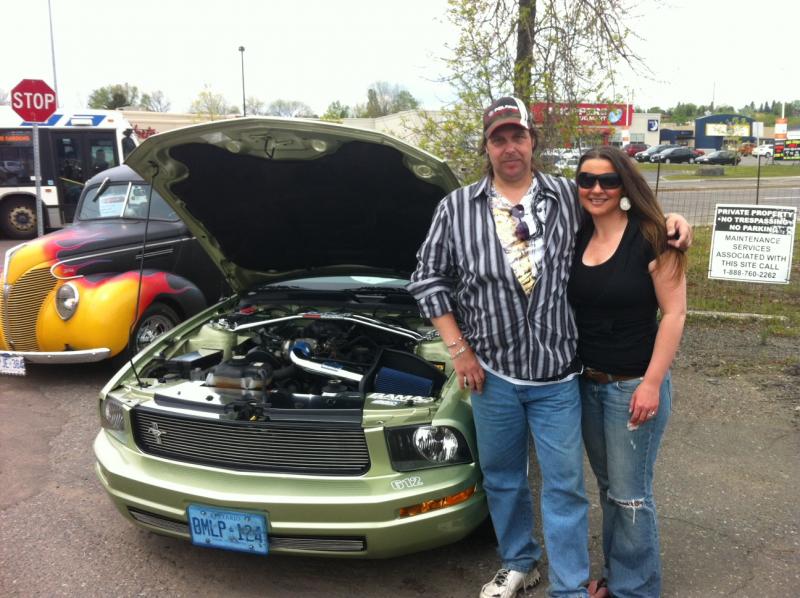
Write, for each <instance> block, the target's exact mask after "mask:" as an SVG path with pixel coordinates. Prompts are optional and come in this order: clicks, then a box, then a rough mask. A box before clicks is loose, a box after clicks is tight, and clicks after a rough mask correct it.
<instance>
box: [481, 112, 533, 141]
mask: <svg viewBox="0 0 800 598" xmlns="http://www.w3.org/2000/svg"><path fill="white" fill-rule="evenodd" d="M504 125H516V126H518V127H519V128H520V129H525V130H526V131H527V130H528V127H526V126H525V125H524V124H522V121H521V120H520V119H519V117H511V118H501V119H500V120H497V121H495V122H493V123H492V124H491V125H489V128H488V129H486V131H484V133H483V136H484V137H487V138H488V137H489V136H490V135H491V134H492V133H494V132H495V131H496V130H497V129H498V127H502V126H504Z"/></svg>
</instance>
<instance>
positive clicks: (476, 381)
mask: <svg viewBox="0 0 800 598" xmlns="http://www.w3.org/2000/svg"><path fill="white" fill-rule="evenodd" d="M453 369H454V370H455V372H456V378H457V380H458V387H459V388H460V389H462V390H463V389H464V388H469V389H471V390H473V391H475V392H477V393H478V394H481V393H482V392H483V382H484V380H485V379H486V374H485V373H484V371H483V368H482V367H481V364H480V362H479V361H478V358H477V357H475V353H473V352H472V349H470V348H469V347H466V351H464V352H463V353H461V354H459V355H458V356H457V357H455V358H454V359H453Z"/></svg>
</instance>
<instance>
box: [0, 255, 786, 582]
mask: <svg viewBox="0 0 800 598" xmlns="http://www.w3.org/2000/svg"><path fill="white" fill-rule="evenodd" d="M9 245H10V243H8V242H2V243H0V247H2V248H3V249H6V248H7V247H8V246H9ZM797 351H798V346H797V341H796V339H781V338H769V339H766V340H762V339H761V338H760V337H759V332H758V329H757V328H744V329H738V328H736V329H733V328H732V329H727V328H725V327H720V326H719V325H713V326H711V327H710V328H709V327H707V326H705V325H692V326H690V327H689V330H688V331H687V334H686V337H685V339H684V342H683V346H682V350H681V354H680V356H679V357H678V360H677V362H676V366H675V375H674V380H675V396H676V399H675V406H674V412H673V417H672V420H671V422H670V426H669V429H668V431H667V435H666V438H665V441H664V445H663V449H662V456H661V457H660V459H659V471H658V475H657V477H656V480H657V484H656V498H657V500H658V502H659V512H660V517H661V532H662V550H663V553H664V567H665V572H664V588H665V591H664V596H666V597H669V596H682V597H683V596H692V597H707V596H728V595H731V594H734V595H737V596H752V597H763V596H775V597H778V596H790V595H794V593H795V592H794V589H795V588H796V586H797V584H798V582H800V573H799V572H800V568H799V567H798V564H800V517H799V516H798V512H797V508H796V504H797V501H796V497H797V495H798V493H799V492H800V462H798V456H797V455H798V452H797V448H798V446H800V412H798V409H797V406H798V405H800V395H798V388H800V385H798V383H797V381H798V378H797V376H798V375H800V372H793V371H784V370H782V369H780V368H777V369H774V368H773V369H770V367H769V366H768V364H773V363H779V362H780V360H781V359H782V358H784V357H785V356H786V355H790V354H796V352H797ZM753 364H767V365H765V368H766V369H763V370H760V369H757V368H756V369H753V367H752V366H753ZM112 373H113V370H112V368H111V366H110V365H108V364H105V363H99V364H89V365H82V366H30V367H29V369H28V375H27V376H26V377H24V378H17V377H7V376H6V377H2V378H0V447H2V448H1V449H0V450H2V471H0V483H2V485H3V488H4V490H3V492H2V493H1V494H0V508H1V509H2V517H1V518H0V544H1V546H0V587H2V588H3V593H4V595H6V596H19V597H30V596H48V597H49V596H87V597H94V596H97V597H101V596H102V597H106V596H126V597H127V596H155V595H158V596H219V595H222V594H225V595H229V596H276V597H279V596H280V597H282V596H311V597H323V596H353V595H362V596H376V597H377V596H385V595H387V594H388V595H395V596H442V597H460V596H474V595H475V594H476V593H477V590H478V588H479V587H480V586H481V585H482V584H483V583H484V582H485V581H486V580H488V579H489V578H490V577H491V576H492V575H493V573H494V571H495V569H496V566H497V560H496V557H495V547H494V541H493V538H492V535H491V530H490V529H489V528H488V526H487V527H484V528H483V529H481V530H479V532H478V533H476V534H474V535H472V536H470V537H469V538H467V539H465V540H463V541H461V542H459V543H457V544H454V545H451V546H448V547H444V548H440V549H437V550H432V551H428V552H424V553H420V554H415V555H410V556H406V557H401V558H396V559H391V560H385V561H341V560H323V559H311V558H290V557H277V556H271V557H266V558H264V557H255V556H249V555H242V554H240V553H232V552H224V551H215V550H210V549H205V548H200V547H195V546H192V545H190V544H188V543H185V542H182V541H178V540H174V539H170V538H164V537H160V536H157V535H154V534H150V533H147V532H144V531H141V530H138V529H135V528H134V527H133V526H131V525H130V524H129V523H128V522H126V521H125V520H124V519H123V518H122V517H121V516H120V515H119V514H118V513H117V512H116V510H115V509H114V508H113V506H112V505H111V503H110V501H109V500H108V499H107V497H106V496H105V493H104V492H103V491H102V488H101V487H100V484H99V482H98V481H97V479H96V477H95V474H94V471H93V463H94V458H93V454H92V441H93V438H94V436H95V435H96V433H97V431H98V429H99V421H98V417H97V393H98V390H99V388H100V387H101V386H102V384H103V383H104V382H105V381H106V380H107V379H108V378H109V377H110V376H111V374H112ZM532 471H533V472H534V474H535V471H536V470H535V462H534V467H533V468H532ZM531 485H532V487H533V488H534V490H535V489H536V488H537V487H538V480H537V478H536V476H535V475H533V476H532V479H531ZM587 489H588V491H589V494H590V498H591V501H592V509H591V530H590V531H591V550H592V560H593V571H594V572H595V574H596V573H597V572H599V563H598V555H599V552H600V547H599V515H600V509H599V506H598V503H597V495H596V492H595V489H594V483H593V481H592V478H591V474H590V473H588V470H587ZM533 595H534V596H544V590H543V589H541V588H539V589H537V590H536V591H535V592H533Z"/></svg>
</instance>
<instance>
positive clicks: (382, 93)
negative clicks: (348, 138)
mask: <svg viewBox="0 0 800 598" xmlns="http://www.w3.org/2000/svg"><path fill="white" fill-rule="evenodd" d="M416 108H419V100H417V99H416V98H415V97H414V96H412V95H411V93H410V92H409V91H408V90H407V89H405V88H403V87H401V86H399V85H396V84H394V85H393V84H391V83H387V82H386V81H376V82H375V83H373V84H372V85H370V87H369V89H368V90H367V103H366V104H365V105H362V104H359V105H357V106H356V107H355V110H354V111H355V115H356V116H357V117H359V118H376V117H378V116H386V115H388V114H396V113H398V112H402V111H403V110H415V109H416Z"/></svg>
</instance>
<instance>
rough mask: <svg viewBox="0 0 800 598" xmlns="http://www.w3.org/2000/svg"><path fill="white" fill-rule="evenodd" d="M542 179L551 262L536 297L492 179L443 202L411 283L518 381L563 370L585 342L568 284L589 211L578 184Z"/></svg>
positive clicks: (426, 308)
mask: <svg viewBox="0 0 800 598" xmlns="http://www.w3.org/2000/svg"><path fill="white" fill-rule="evenodd" d="M536 177H537V179H538V183H539V188H540V190H541V192H542V193H544V194H545V196H546V198H547V201H548V205H547V216H546V221H545V249H544V259H543V262H542V268H541V271H539V273H538V275H537V280H536V285H535V286H534V288H533V293H532V294H531V296H530V297H528V296H526V295H525V292H524V291H523V290H522V287H521V286H520V284H519V282H518V281H517V278H516V277H515V276H514V273H513V271H512V270H511V267H510V266H509V264H508V261H507V260H506V257H505V254H504V252H503V248H502V245H501V243H500V240H499V239H498V237H497V233H496V232H495V224H494V219H493V217H492V212H491V207H490V205H489V200H488V191H489V189H490V185H491V180H490V179H489V178H488V177H486V178H484V179H482V180H481V181H479V182H477V183H475V184H472V185H468V186H466V187H462V188H460V189H457V190H456V191H453V192H452V193H451V194H450V195H448V196H447V197H445V198H444V199H442V201H441V202H439V205H438V206H437V208H436V211H435V213H434V216H433V222H432V223H431V227H430V230H429V231H428V236H427V237H426V239H425V241H424V242H423V243H422V246H421V247H420V249H419V251H418V252H417V261H418V263H417V269H416V270H415V271H414V274H412V276H411V283H410V284H409V285H408V290H409V291H410V292H411V294H412V295H414V297H415V299H416V300H417V302H418V304H419V307H420V311H421V312H422V314H423V315H424V316H425V317H427V318H435V317H438V316H442V315H444V314H446V313H449V312H453V313H454V314H455V316H456V319H457V321H458V323H459V326H460V328H461V333H462V334H463V336H464V338H465V339H466V340H467V341H468V342H469V344H470V346H471V347H472V349H473V350H474V351H475V354H476V355H477V356H478V358H479V359H480V360H481V361H482V362H483V363H484V364H486V365H487V366H488V367H489V369H491V370H493V371H495V372H497V373H499V374H502V375H504V376H508V377H511V378H515V379H517V380H536V379H546V378H550V377H552V376H556V375H558V374H560V373H561V372H563V371H564V370H566V369H567V367H568V366H569V365H570V363H571V362H572V360H573V358H574V357H575V350H576V346H577V340H578V331H577V328H576V326H575V318H574V316H573V313H572V308H571V307H570V305H569V302H568V300H567V282H568V281H569V272H570V267H571V266H572V254H573V250H574V247H575V235H576V233H577V231H578V229H579V228H580V225H581V218H582V214H583V211H582V210H581V208H580V205H579V203H578V200H577V194H576V188H575V183H574V182H572V181H570V180H567V179H565V178H562V177H553V176H549V175H546V174H542V173H538V172H537V173H536Z"/></svg>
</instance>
